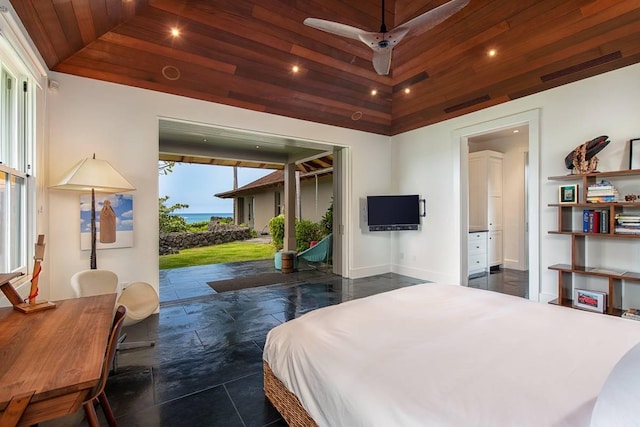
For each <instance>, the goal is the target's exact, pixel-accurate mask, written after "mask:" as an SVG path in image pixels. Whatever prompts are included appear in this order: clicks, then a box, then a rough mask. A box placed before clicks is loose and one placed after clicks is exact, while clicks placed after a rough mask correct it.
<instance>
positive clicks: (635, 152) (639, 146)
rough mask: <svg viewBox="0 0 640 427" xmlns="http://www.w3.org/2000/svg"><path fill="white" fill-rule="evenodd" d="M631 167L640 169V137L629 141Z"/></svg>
mask: <svg viewBox="0 0 640 427" xmlns="http://www.w3.org/2000/svg"><path fill="white" fill-rule="evenodd" d="M629 169H640V138H635V139H632V140H630V141H629Z"/></svg>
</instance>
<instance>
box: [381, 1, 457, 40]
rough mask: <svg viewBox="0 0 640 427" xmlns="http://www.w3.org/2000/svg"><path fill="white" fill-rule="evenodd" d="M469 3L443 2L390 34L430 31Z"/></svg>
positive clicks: (413, 33)
mask: <svg viewBox="0 0 640 427" xmlns="http://www.w3.org/2000/svg"><path fill="white" fill-rule="evenodd" d="M468 3H469V0H451V1H450V2H448V3H445V4H442V5H440V6H438V7H436V8H435V9H431V10H430V11H428V12H425V13H423V14H422V15H418V16H416V17H415V18H413V19H411V20H409V21H407V22H405V23H404V24H401V25H399V26H397V27H396V28H394V29H393V30H391V31H390V32H389V36H390V37H391V36H393V35H394V33H396V32H402V31H404V34H403V35H402V37H404V36H405V35H406V34H407V33H408V32H411V35H412V36H416V35H418V34H422V33H424V32H425V31H428V30H430V29H432V28H433V27H435V26H436V25H438V24H439V23H441V22H442V21H444V20H445V19H447V18H449V17H450V16H451V15H453V14H454V13H456V12H458V11H459V10H461V9H462V8H463V7H465V6H466V5H467V4H468Z"/></svg>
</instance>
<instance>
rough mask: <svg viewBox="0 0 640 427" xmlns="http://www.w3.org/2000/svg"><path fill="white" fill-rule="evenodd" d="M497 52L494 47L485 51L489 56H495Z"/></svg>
mask: <svg viewBox="0 0 640 427" xmlns="http://www.w3.org/2000/svg"><path fill="white" fill-rule="evenodd" d="M497 54H498V51H497V50H495V49H489V51H488V52H487V55H488V56H489V57H491V58H493V57H494V56H496V55H497Z"/></svg>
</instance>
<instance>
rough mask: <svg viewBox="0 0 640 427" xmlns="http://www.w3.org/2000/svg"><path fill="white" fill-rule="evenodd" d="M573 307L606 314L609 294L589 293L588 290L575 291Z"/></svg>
mask: <svg viewBox="0 0 640 427" xmlns="http://www.w3.org/2000/svg"><path fill="white" fill-rule="evenodd" d="M573 305H574V306H576V307H578V308H584V309H585V310H592V311H597V312H598V313H604V312H605V310H606V307H607V293H606V292H598V291H588V290H586V289H574V290H573Z"/></svg>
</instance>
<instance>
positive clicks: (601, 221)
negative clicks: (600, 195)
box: [582, 209, 609, 233]
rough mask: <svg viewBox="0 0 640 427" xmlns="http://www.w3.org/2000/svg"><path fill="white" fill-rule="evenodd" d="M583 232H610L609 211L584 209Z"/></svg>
mask: <svg viewBox="0 0 640 427" xmlns="http://www.w3.org/2000/svg"><path fill="white" fill-rule="evenodd" d="M582 232H583V233H608V232H609V211H608V210H605V209H603V210H598V209H595V210H594V209H584V210H583V211H582Z"/></svg>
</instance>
